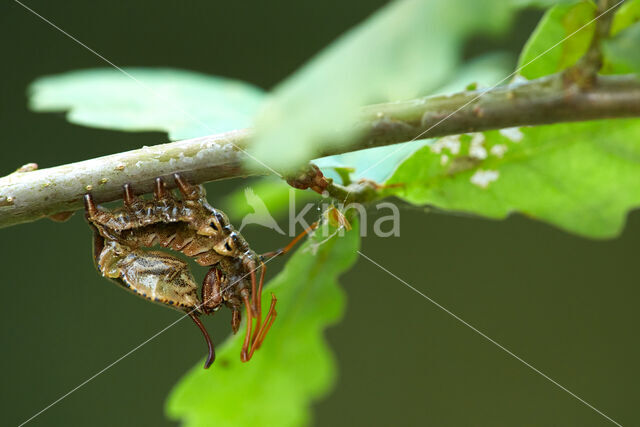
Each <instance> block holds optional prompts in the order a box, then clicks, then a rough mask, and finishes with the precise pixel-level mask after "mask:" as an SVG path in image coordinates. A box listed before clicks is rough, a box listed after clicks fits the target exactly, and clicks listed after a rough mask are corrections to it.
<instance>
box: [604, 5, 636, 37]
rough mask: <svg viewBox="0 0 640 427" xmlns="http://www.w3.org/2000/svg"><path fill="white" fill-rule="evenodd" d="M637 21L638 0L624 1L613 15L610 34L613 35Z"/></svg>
mask: <svg viewBox="0 0 640 427" xmlns="http://www.w3.org/2000/svg"><path fill="white" fill-rule="evenodd" d="M638 21H640V0H627V1H625V2H624V3H623V4H622V5H621V6H620V8H619V9H618V10H617V11H616V14H615V16H614V17H613V22H612V23H611V35H612V36H615V35H616V34H618V33H619V32H620V31H622V30H624V29H625V28H627V27H630V26H631V25H632V24H634V23H636V22H638Z"/></svg>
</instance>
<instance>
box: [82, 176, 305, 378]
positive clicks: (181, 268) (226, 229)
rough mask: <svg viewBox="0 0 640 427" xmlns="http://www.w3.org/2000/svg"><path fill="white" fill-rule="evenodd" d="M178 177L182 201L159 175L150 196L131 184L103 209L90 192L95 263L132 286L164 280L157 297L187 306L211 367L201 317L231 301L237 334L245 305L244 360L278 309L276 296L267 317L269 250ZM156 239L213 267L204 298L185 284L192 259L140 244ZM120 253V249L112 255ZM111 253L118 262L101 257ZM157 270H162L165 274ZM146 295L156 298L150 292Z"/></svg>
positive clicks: (151, 243) (88, 208)
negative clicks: (253, 243)
mask: <svg viewBox="0 0 640 427" xmlns="http://www.w3.org/2000/svg"><path fill="white" fill-rule="evenodd" d="M175 179H176V183H177V184H178V189H179V190H180V192H181V194H182V196H183V200H177V199H175V198H173V196H172V195H171V193H170V192H168V191H167V190H166V187H165V185H164V182H163V181H162V179H161V178H157V179H156V185H155V188H154V200H153V201H152V202H146V201H144V200H141V199H139V198H137V197H136V196H135V195H134V194H133V190H132V188H131V186H130V185H128V184H127V185H125V186H124V188H123V190H124V197H123V199H124V204H123V207H122V208H121V209H116V210H114V211H111V212H109V211H105V210H102V209H100V208H98V207H97V206H96V205H95V204H94V202H93V199H92V197H91V195H90V194H87V195H85V211H86V218H87V220H88V221H89V223H90V224H91V225H92V227H93V229H94V232H95V235H96V238H95V241H96V242H97V243H96V244H94V247H95V248H98V247H99V248H100V250H96V249H94V257H95V259H96V263H97V265H98V267H99V270H100V272H101V273H102V274H103V276H105V277H109V278H114V279H116V280H117V281H119V283H121V284H124V285H125V286H127V288H129V289H132V290H134V292H136V291H137V289H138V288H140V287H142V286H143V282H145V283H147V282H154V283H159V284H161V285H162V286H156V287H155V288H154V292H155V294H154V295H155V296H154V298H153V301H155V302H159V303H162V304H166V305H169V306H172V307H174V308H178V309H183V310H185V311H187V313H188V314H189V315H190V316H191V318H192V319H193V320H194V321H195V322H196V324H197V325H198V327H199V328H200V329H201V331H202V332H203V334H204V335H205V339H206V340H207V344H208V346H209V357H208V358H207V362H206V363H205V368H206V367H208V366H209V365H210V364H211V363H212V362H213V358H214V355H213V346H212V344H211V340H210V338H209V336H208V334H207V332H206V330H205V329H204V327H203V326H202V324H201V323H200V321H199V319H198V318H197V316H198V315H199V314H210V313H213V312H214V311H216V310H217V309H218V308H219V307H220V306H221V305H222V304H225V305H227V306H228V307H229V308H231V310H232V312H233V315H232V329H233V331H234V333H235V332H237V330H238V328H239V325H240V319H241V314H240V313H241V308H242V305H245V306H246V307H247V332H246V335H245V340H244V344H243V347H242V352H241V360H242V361H248V360H249V359H250V358H251V357H252V355H253V352H254V351H255V350H256V349H258V348H259V347H260V345H261V344H262V341H263V340H264V337H265V336H266V333H267V332H268V330H269V328H270V327H271V325H272V324H273V321H274V320H275V317H276V315H277V313H276V311H275V303H276V298H275V297H274V296H272V301H271V306H270V309H269V311H268V313H267V315H266V318H265V319H264V322H263V321H262V313H261V294H262V287H263V282H264V272H265V269H266V267H265V266H264V263H263V261H262V259H263V256H259V255H257V254H256V253H255V252H254V251H252V250H251V249H250V247H249V245H248V244H247V242H246V241H245V240H244V238H243V237H242V236H241V235H240V234H239V233H238V232H237V231H235V230H234V229H233V227H232V226H231V225H230V224H229V222H228V219H227V217H226V215H224V214H223V213H222V212H220V211H218V210H216V209H214V208H212V207H211V206H210V205H209V204H208V203H207V201H206V199H205V197H204V190H203V189H201V188H199V187H196V186H192V185H190V184H189V183H188V182H187V181H186V180H185V179H183V178H182V177H181V176H179V175H177V174H176V175H175ZM314 227H315V226H314ZM311 229H312V228H311V227H310V229H309V230H305V232H304V233H303V234H301V235H300V236H298V237H297V238H296V239H294V241H293V242H292V243H291V244H290V245H288V246H287V247H286V248H284V249H282V250H279V251H275V252H272V253H270V254H268V255H272V256H277V255H280V254H284V253H286V252H287V251H288V250H289V249H290V248H291V247H292V246H293V245H294V244H295V243H296V242H297V241H298V240H300V238H302V237H303V236H304V235H305V234H307V233H308V232H309V231H310V230H311ZM156 244H158V245H160V246H162V247H165V248H169V249H173V250H176V251H180V252H182V253H184V254H185V255H187V256H189V257H193V258H194V259H195V260H196V262H198V263H199V264H200V265H204V266H211V269H210V270H209V272H208V273H207V275H206V276H205V279H204V281H203V285H202V297H201V299H198V297H197V292H196V291H195V285H194V286H193V287H192V286H191V285H189V286H187V288H189V292H186V288H184V284H185V283H193V278H192V276H191V274H190V273H189V272H188V269H187V267H186V264H184V263H183V262H182V261H181V260H179V259H178V258H176V257H173V256H171V255H168V254H163V253H158V252H145V251H144V250H143V249H142V248H149V247H152V246H154V245H156ZM116 253H117V254H118V255H117V256H114V254H116ZM111 258H113V259H114V260H115V261H111V262H108V263H107V262H105V261H102V260H107V259H111ZM150 262H154V263H155V265H156V266H157V268H156V269H155V270H153V271H152V270H149V269H147V270H145V269H144V268H143V266H144V265H147V264H149V263H150ZM106 265H110V266H112V270H108V269H105V266H106ZM171 266H173V267H171ZM170 268H174V269H175V271H176V272H177V273H176V275H175V276H172V277H171V278H168V276H167V275H166V274H167V273H166V271H168V270H169V269H170ZM258 268H260V270H261V274H260V280H259V282H258V281H257V280H256V274H255V271H256V270H257V269H258ZM185 272H186V273H185ZM187 273H188V276H187V275H186V274H187ZM158 275H162V279H159V277H158ZM189 278H191V279H190V280H189ZM192 288H193V289H192ZM178 290H180V292H178ZM183 291H184V292H183ZM137 293H138V294H140V292H137ZM140 295H141V296H143V297H146V298H147V299H150V298H149V297H148V294H147V295H145V293H143V294H140ZM194 298H195V299H194ZM254 318H255V319H256V324H255V329H253V319H254ZM252 331H253V333H252Z"/></svg>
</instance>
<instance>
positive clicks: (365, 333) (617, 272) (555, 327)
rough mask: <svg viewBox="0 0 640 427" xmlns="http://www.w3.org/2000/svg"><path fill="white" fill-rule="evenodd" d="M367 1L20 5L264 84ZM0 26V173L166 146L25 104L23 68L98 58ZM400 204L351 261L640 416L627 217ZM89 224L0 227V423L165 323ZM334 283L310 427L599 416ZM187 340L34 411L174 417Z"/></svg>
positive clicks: (105, 419) (20, 19) (6, 5)
mask: <svg viewBox="0 0 640 427" xmlns="http://www.w3.org/2000/svg"><path fill="white" fill-rule="evenodd" d="M383 3H384V2H380V1H378V2H374V1H368V2H365V1H350V2H342V1H335V0H333V1H325V2H321V3H312V2H295V1H278V2H230V1H227V2H209V1H193V2H185V3H180V2H175V1H166V0H163V1H156V2H135V3H132V2H122V1H108V2H107V1H93V2H83V1H65V2H47V1H33V0H32V1H29V2H28V3H27V4H28V5H29V6H31V7H33V8H34V9H36V10H37V11H38V12H39V13H41V14H42V15H43V16H45V17H47V18H48V19H51V20H52V21H53V22H55V23H56V24H57V25H58V26H60V27H61V28H63V29H64V30H66V31H68V32H69V33H71V34H73V35H74V36H76V37H77V38H78V39H80V40H82V41H83V42H84V43H86V44H87V45H89V46H90V47H92V48H93V49H95V50H96V51H98V52H99V53H101V54H102V55H104V56H105V57H107V58H109V59H110V60H111V61H113V62H115V63H116V64H118V65H123V66H124V65H128V66H170V67H178V68H185V69H191V70H196V71H201V72H205V73H210V74H217V75H223V76H228V77H234V78H238V79H243V80H247V81H249V82H252V83H254V84H257V85H258V86H261V87H263V88H266V89H268V88H270V87H272V86H273V85H274V84H276V83H277V82H278V81H279V80H281V79H282V78H284V77H285V76H287V75H288V74H289V73H291V72H292V71H293V70H295V69H296V68H297V67H298V66H300V65H301V64H302V63H303V62H304V61H305V60H307V59H308V58H309V57H310V56H311V55H312V54H313V53H315V52H317V51H318V50H319V49H320V48H321V47H323V46H324V45H326V44H327V43H328V42H329V41H331V40H333V39H334V38H335V37H336V36H337V35H338V34H340V33H341V32H343V31H344V30H346V29H347V28H349V27H351V26H352V25H354V24H355V23H357V22H359V21H361V20H362V19H363V18H365V17H366V16H367V15H368V14H369V13H371V12H372V11H373V10H375V9H376V8H377V7H379V6H380V5H382V4H383ZM538 17H539V14H537V13H535V12H526V13H524V14H523V15H521V16H520V18H519V20H518V22H516V23H515V24H514V25H513V28H512V32H511V34H510V35H509V36H507V37H504V38H502V39H499V40H492V39H486V38H482V39H475V40H474V41H473V43H471V44H470V45H469V46H468V49H467V54H468V55H469V56H471V55H472V54H474V53H477V52H481V51H484V50H492V49H494V48H505V49H511V50H512V51H513V52H514V53H515V52H518V51H519V49H520V48H521V47H522V45H523V44H524V41H525V40H526V38H527V36H528V35H529V34H530V32H531V30H532V29H533V26H534V25H535V23H536V21H537V19H538ZM0 32H1V35H2V37H0V44H1V45H2V52H3V66H2V75H1V78H0V91H1V92H0V93H1V94H2V96H1V98H0V125H1V128H0V129H1V130H2V154H1V155H0V174H2V175H4V174H6V173H10V172H12V171H13V170H15V169H16V168H18V167H19V166H21V165H22V164H24V163H28V162H36V163H38V164H39V165H40V167H48V166H54V165H59V164H64V163H69V162H72V161H77V160H83V159H86V158H92V157H96V156H100V155H104V154H109V153H115V152H119V151H123V150H127V149H132V148H137V147H140V146H142V145H152V144H156V143H160V142H164V141H166V136H165V135H163V134H161V133H137V134H126V133H119V132H109V131H103V130H96V129H88V128H82V127H79V126H74V125H70V124H68V123H66V122H65V121H64V119H63V117H62V115H58V114H48V115H46V114H34V113H30V112H29V111H27V109H26V96H25V89H26V87H27V85H28V84H29V83H30V82H31V81H33V80H34V79H35V78H37V77H39V76H41V75H45V74H53V73H59V72H64V71H68V70H73V69H78V68H90V67H98V66H104V65H105V64H104V63H102V62H101V60H100V59H99V58H97V57H95V56H94V55H93V54H91V53H90V52H88V51H86V50H85V49H84V48H82V47H80V46H79V45H77V44H76V43H74V42H73V41H71V40H70V39H68V38H66V37H65V36H64V35H62V34H60V33H59V32H57V31H56V30H55V29H53V28H51V27H50V26H48V25H47V24H46V23H44V22H43V21H41V20H39V19H38V18H37V17H35V16H34V15H32V14H30V13H29V12H28V11H26V10H25V9H23V8H22V7H20V6H19V5H18V4H16V3H13V2H3V4H2V5H0ZM246 185H247V182H245V181H229V182H224V183H217V184H210V185H208V192H209V195H210V196H209V199H210V201H211V202H212V204H214V205H215V204H216V201H217V200H220V199H222V196H223V195H224V194H226V193H227V192H229V191H231V190H232V189H234V188H238V187H243V186H246ZM401 212H402V223H401V237H400V238H387V239H378V238H375V237H368V238H366V239H364V241H363V245H362V251H363V252H364V253H365V254H366V255H367V256H369V257H371V258H372V259H374V260H376V261H378V262H379V263H381V264H382V265H384V266H385V267H386V268H388V269H389V270H390V271H392V272H394V273H395V274H397V275H398V276H399V277H401V278H403V279H404V280H406V281H407V282H408V283H410V284H412V285H413V286H415V287H416V288H418V289H419V290H421V291H422V292H423V293H425V294H426V295H428V296H429V297H431V298H433V299H435V300H436V301H438V302H439V303H440V304H442V305H444V306H445V307H447V308H448V309H450V310H451V311H453V312H454V313H456V314H457V315H459V316H460V317H462V318H463V319H465V320H466V321H467V322H469V323H470V324H472V325H474V326H475V327H477V328H479V329H480V330H482V331H483V332H485V333H486V334H487V335H489V336H490V337H492V338H493V339H495V340H496V341H498V342H499V343H501V344H502V345H504V346H506V347H507V348H509V349H510V350H511V351H513V352H514V353H516V354H518V355H519V356H520V357H522V358H523V359H525V360H526V361H528V362H529V363H531V364H532V365H534V366H535V367H536V368H538V369H540V370H541V371H542V372H544V373H546V374H547V375H549V376H550V377H552V378H554V379H555V380H557V381H558V382H559V383H561V384H562V385H564V386H565V387H567V388H568V389H570V390H571V391H573V392H575V393H576V394H578V395H579V396H581V397H582V398H584V399H585V400H587V401H588V402H590V403H591V404H593V405H594V406H595V407H597V408H598V409H600V410H602V411H603V412H605V413H606V414H607V415H609V416H611V417H612V418H614V419H616V420H617V421H619V422H620V423H622V424H623V425H637V424H640V415H638V413H637V401H638V398H637V390H636V389H637V385H636V384H637V382H638V380H639V379H640V368H638V365H637V363H636V361H637V360H638V356H640V346H638V344H637V343H636V342H635V340H636V337H637V327H636V325H637V322H638V320H639V319H638V318H639V316H640V315H639V314H638V312H637V310H635V308H636V304H637V301H638V300H639V297H640V291H638V287H637V285H636V280H637V274H636V273H637V264H636V262H637V258H638V250H637V243H636V242H637V237H636V236H637V235H638V234H639V233H640V215H638V214H637V213H635V214H632V215H631V216H630V220H629V224H628V226H627V227H626V229H625V232H624V234H623V235H622V236H621V237H620V238H619V239H616V240H611V241H591V240H585V239H581V238H577V237H574V236H571V235H568V234H566V233H564V232H561V231H558V230H556V229H553V228H551V227H549V226H547V225H544V224H540V223H536V222H534V221H531V220H528V219H526V218H524V217H521V216H515V217H512V218H510V219H508V220H507V221H503V222H493V221H486V220H481V219H477V218H471V217H463V216H449V215H441V214H437V213H434V212H430V213H428V214H425V213H424V212H423V211H422V210H421V209H416V208H412V207H408V206H404V205H403V207H402V209H401ZM375 216H376V213H375V210H372V211H371V212H370V215H369V221H370V224H371V223H372V222H373V218H375ZM370 229H371V226H370ZM244 234H245V236H246V237H248V238H249V239H250V241H251V242H252V246H253V247H254V248H256V249H257V250H258V251H267V250H270V249H273V248H276V247H279V246H281V245H282V244H283V243H284V242H285V240H286V239H285V238H282V237H281V236H279V235H276V234H275V233H272V232H270V231H268V230H263V229H260V228H258V227H256V228H250V229H248V230H247V232H246V233H244ZM90 235H91V233H90V231H89V229H88V227H87V226H86V225H85V224H84V221H83V219H82V217H81V215H75V216H74V217H73V218H72V219H71V220H70V221H69V222H66V223H63V224H57V223H53V222H50V221H46V220H42V221H39V222H36V223H32V224H26V225H21V226H17V227H12V228H9V229H2V230H0V254H1V255H2V257H1V258H0V259H1V261H0V266H1V270H2V276H0V277H1V279H0V282H1V283H2V287H1V289H2V290H3V291H4V295H3V296H4V298H3V301H4V305H3V309H2V310H0V316H2V317H1V319H0V325H1V327H0V330H1V332H0V333H1V338H0V339H1V341H0V342H1V343H2V352H1V353H0V363H1V366H2V387H1V388H0V405H1V412H0V413H1V417H2V424H3V425H16V424H18V423H20V422H22V421H23V420H26V419H27V418H29V417H30V416H32V415H33V414H35V413H36V412H38V411H40V410H41V409H43V408H44V407H45V406H47V405H48V404H49V403H51V402H53V401H54V400H56V399H58V398H59V397H61V396H62V395H63V394H64V393H66V392H68V391H69V390H71V389H72V388H74V387H76V386H77V385H78V384H80V383H82V382H83V381H85V380H86V379H88V378H89V377H91V376H92V375H94V374H95V373H97V372H98V371H100V370H101V369H103V368H104V367H106V366H107V365H109V364H110V363H112V362H113V361H115V360H117V359H118V358H119V357H121V356H122V355H124V354H125V353H127V352H128V351H130V350H131V349H133V348H134V347H136V346H137V345H139V344H141V343H142V342H144V341H145V340H146V339H148V338H149V337H151V336H152V335H153V334H155V333H156V332H158V331H160V330H161V329H163V328H164V327H166V326H167V325H169V324H170V323H171V322H173V321H174V320H175V319H177V318H178V317H179V316H180V313H178V312H174V311H171V310H165V309H163V308H161V307H158V306H155V305H152V304H148V303H146V302H145V301H143V300H141V299H138V298H134V297H132V296H129V295H127V294H125V293H124V292H122V291H121V290H120V289H118V288H117V287H116V286H113V285H112V284H110V283H108V282H107V281H106V280H104V279H102V278H100V277H99V275H98V273H97V272H96V271H95V270H94V268H93V265H92V260H91V256H90V246H91V244H90ZM634 243H635V244H634ZM276 263H278V264H280V265H282V263H283V261H276V262H274V264H276ZM274 264H272V265H274ZM277 269H278V268H270V272H269V273H270V275H273V274H274V273H275V271H276V270H277ZM202 273H203V272H202V271H200V276H201V275H202ZM341 282H342V283H343V285H344V287H345V289H346V291H347V293H348V309H347V314H346V317H345V319H344V320H343V322H342V323H341V324H340V325H338V326H336V327H333V328H332V329H330V330H329V331H328V339H329V341H330V343H331V344H332V346H333V348H334V350H335V355H336V358H337V361H338V363H339V368H340V377H339V380H338V383H337V385H336V389H335V391H334V392H333V393H332V394H331V395H330V396H329V397H328V398H326V399H324V400H323V401H321V402H318V403H317V404H316V407H315V419H316V424H317V425H320V426H324V425H380V426H383V425H392V424H393V425H425V424H426V425H438V426H449V425H450V426H465V425H473V426H494V425H536V426H539V425H563V426H567V425H570V426H571V425H576V426H591V425H593V426H597V425H607V422H606V420H605V419H604V418H602V417H601V416H600V415H598V414H596V413H595V412H593V411H592V410H591V409H589V408H588V407H586V406H585V405H583V404H582V403H580V402H579V401H577V400H576V399H574V398H573V397H571V396H570V395H568V394H567V393H566V392H564V391H561V390H560V389H558V388H557V387H556V386H554V385H553V384H551V383H550V382H549V381H547V380H545V379H544V378H542V377H541V376H540V375H538V374H536V373H534V372H533V371H531V370H530V369H529V368H527V367H525V366H524V365H522V364H521V363H520V362H518V361H516V360H515V359H513V358H512V357H511V356H509V355H507V354H506V353H504V352H503V351H502V350H500V349H499V348H497V347H496V346H494V345H493V344H490V343H488V342H487V341H486V340H484V339H483V338H481V337H480V336H479V335H477V334H476V333H474V332H473V331H471V330H470V329H469V328H467V327H465V326H463V325H461V324H460V323H459V322H457V321H456V320H455V319H453V318H452V317H450V316H449V315H447V314H446V313H444V312H442V311H441V310H440V309H438V308H436V307H435V306H434V305H432V304H431V303H429V302H428V301H427V300H425V299H424V298H422V297H421V296H420V295H418V294H416V293H415V292H413V291H411V290H410V289H408V288H407V287H405V286H404V285H403V284H402V283H400V282H399V281H397V280H396V279H394V278H392V277H390V276H388V275H387V274H386V273H384V272H383V271H382V270H380V269H378V268H377V267H375V266H374V265H373V264H370V263H369V262H368V261H366V260H364V259H362V258H361V259H360V260H359V262H358V264H357V265H356V266H355V268H354V269H353V270H352V271H350V272H349V273H348V274H346V275H345V276H344V277H343V278H342V280H341ZM228 322H229V317H228V314H227V313H221V315H218V316H215V317H213V318H209V319H207V320H206V323H207V325H208V327H209V328H210V331H211V332H212V334H213V335H214V336H215V339H216V341H217V342H221V341H222V339H223V337H224V336H226V334H227V333H228V331H229V326H228ZM201 340H202V339H201V336H200V334H199V332H197V331H196V330H195V328H194V327H193V325H191V324H190V323H189V322H180V323H179V324H177V325H176V326H175V327H172V328H170V329H169V330H167V331H166V332H165V333H163V334H161V335H160V336H158V337H157V338H156V339H154V340H152V341H150V342H149V343H148V344H146V345H144V346H143V347H141V348H140V349H139V350H137V351H136V352H134V353H133V354H132V355H131V356H129V357H127V358H125V359H124V360H122V361H121V362H120V363H118V364H116V365H115V366H113V367H112V368H111V369H109V370H108V371H106V372H105V373H104V374H102V375H100V376H98V377H97V378H95V379H94V380H93V381H91V382H90V383H88V384H87V385H86V386H84V387H82V388H81V389H79V390H78V391H76V392H75V393H73V394H72V395H70V396H69V397H67V398H66V399H64V400H62V401H61V402H60V403H58V404H57V405H55V406H54V407H52V408H51V409H50V410H48V411H46V412H45V413H43V414H42V415H40V416H39V417H37V418H36V419H35V420H34V421H33V424H34V425H65V426H66V425H104V426H112V425H136V426H137V425H163V424H164V425H168V424H171V422H169V421H167V420H166V419H165V418H164V415H163V413H164V410H163V405H164V399H165V397H166V395H167V394H168V392H169V390H170V388H171V387H172V386H173V384H175V383H176V381H177V380H178V379H179V378H180V376H181V375H182V374H183V373H184V372H185V371H186V370H187V369H189V368H190V367H191V366H193V365H194V364H196V363H199V362H200V360H201V358H202V356H203V351H204V344H203V343H202V342H201ZM237 398H238V399H242V396H237ZM214 424H215V420H212V425H214Z"/></svg>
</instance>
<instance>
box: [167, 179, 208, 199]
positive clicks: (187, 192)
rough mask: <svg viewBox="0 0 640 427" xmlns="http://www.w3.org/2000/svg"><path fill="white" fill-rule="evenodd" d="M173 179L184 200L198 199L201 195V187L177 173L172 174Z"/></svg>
mask: <svg viewBox="0 0 640 427" xmlns="http://www.w3.org/2000/svg"><path fill="white" fill-rule="evenodd" d="M173 179H175V181H176V185H177V186H178V190H180V194H182V197H183V199H184V200H199V199H200V198H201V197H202V196H203V194H202V193H203V191H202V187H200V186H199V185H192V184H191V183H190V182H189V181H187V179H186V178H185V177H183V176H182V175H180V174H179V173H176V174H173Z"/></svg>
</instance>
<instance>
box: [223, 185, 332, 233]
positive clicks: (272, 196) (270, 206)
mask: <svg viewBox="0 0 640 427" xmlns="http://www.w3.org/2000/svg"><path fill="white" fill-rule="evenodd" d="M248 188H249V189H250V190H247V189H248ZM248 191H250V192H252V193H253V194H255V195H256V196H257V197H258V198H259V199H260V201H261V202H262V203H264V208H266V212H265V210H264V209H263V208H262V206H261V204H260V201H256V202H254V201H253V200H251V199H252V197H251V196H250V195H249V194H248ZM319 197H320V195H319V194H317V193H314V192H313V191H299V190H295V189H294V188H293V187H291V186H290V185H289V184H287V183H286V181H284V180H282V179H279V178H274V177H266V178H261V179H260V180H258V181H256V182H254V183H253V184H251V185H250V186H249V187H243V188H241V189H238V190H236V191H234V192H232V193H231V194H229V195H228V196H226V197H225V198H224V200H223V201H222V204H221V205H222V206H223V207H224V209H225V212H226V213H227V215H229V218H231V219H237V220H239V219H240V218H242V217H244V216H245V215H247V214H252V213H256V214H259V215H260V214H263V213H265V214H268V215H270V217H274V218H275V217H279V216H280V215H282V214H284V213H285V212H286V210H287V208H288V207H289V203H292V202H293V201H294V199H295V203H301V202H302V203H304V202H309V201H311V200H316V199H318V198H319ZM254 205H257V206H254ZM265 216H266V215H265ZM234 222H236V221H234Z"/></svg>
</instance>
